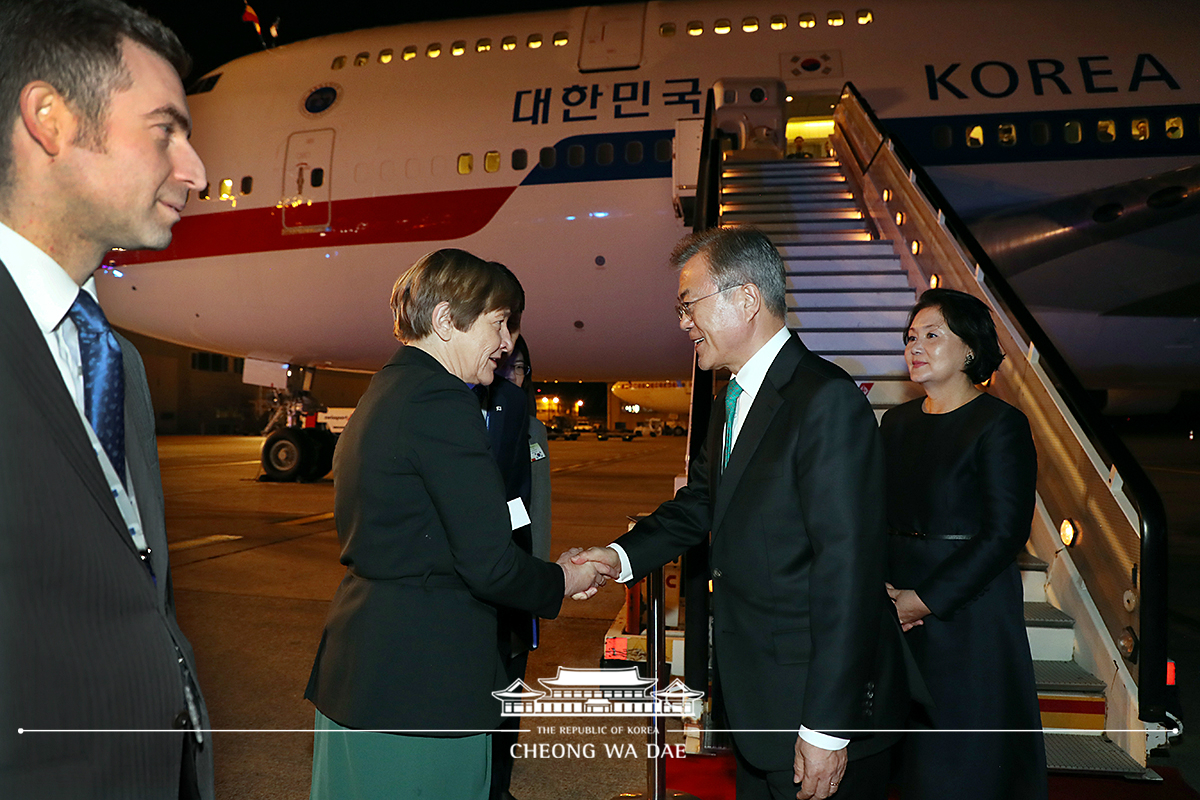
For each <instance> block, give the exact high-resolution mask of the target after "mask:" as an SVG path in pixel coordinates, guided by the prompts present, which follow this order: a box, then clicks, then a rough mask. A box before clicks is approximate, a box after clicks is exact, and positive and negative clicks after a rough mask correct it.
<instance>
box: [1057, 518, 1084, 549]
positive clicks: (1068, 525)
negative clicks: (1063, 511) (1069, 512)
mask: <svg viewBox="0 0 1200 800" xmlns="http://www.w3.org/2000/svg"><path fill="white" fill-rule="evenodd" d="M1080 532H1081V531H1080V528H1079V523H1078V522H1076V521H1075V520H1073V519H1071V518H1070V517H1068V518H1067V519H1064V520H1063V521H1062V524H1061V525H1059V526H1058V538H1059V539H1062V543H1063V544H1064V545H1066V546H1067V547H1072V546H1074V544H1075V543H1076V542H1077V541H1079V534H1080Z"/></svg>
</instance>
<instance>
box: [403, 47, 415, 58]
mask: <svg viewBox="0 0 1200 800" xmlns="http://www.w3.org/2000/svg"><path fill="white" fill-rule="evenodd" d="M416 57H417V48H416V47H414V46H413V45H409V46H408V47H406V48H404V55H403V56H402V58H403V59H404V60H405V61H412V60H413V59H414V58H416Z"/></svg>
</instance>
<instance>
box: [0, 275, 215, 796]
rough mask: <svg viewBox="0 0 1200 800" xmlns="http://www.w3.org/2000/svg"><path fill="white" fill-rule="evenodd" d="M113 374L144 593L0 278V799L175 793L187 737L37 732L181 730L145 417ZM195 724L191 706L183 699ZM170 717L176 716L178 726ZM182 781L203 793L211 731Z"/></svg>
mask: <svg viewBox="0 0 1200 800" xmlns="http://www.w3.org/2000/svg"><path fill="white" fill-rule="evenodd" d="M117 338H118V341H119V342H120V344H121V351H122V355H123V358H124V365H125V452H126V460H127V462H128V464H129V472H130V475H131V479H132V481H133V486H134V493H135V495H136V497H137V502H138V509H139V511H140V514H141V518H142V527H143V530H144V533H145V536H146V541H147V544H148V545H149V547H150V549H151V559H150V560H151V563H152V565H153V569H154V574H155V575H157V582H154V581H152V580H151V578H150V574H149V572H147V570H146V568H145V566H143V564H142V562H141V560H140V559H139V558H138V553H137V550H136V548H135V547H134V544H133V540H132V538H131V537H130V535H129V532H128V530H127V528H126V526H125V523H124V521H123V519H122V517H121V513H120V511H119V510H118V508H117V505H116V503H115V502H114V501H113V498H112V493H111V491H110V490H109V487H108V483H107V481H106V480H105V478H104V472H103V470H102V469H101V467H100V464H99V462H98V461H97V457H96V454H95V452H94V451H93V450H92V447H91V444H90V443H89V440H88V436H87V430H86V428H85V427H84V423H83V421H82V420H81V419H80V416H79V412H78V411H77V410H76V408H75V405H74V403H73V402H72V400H71V396H70V394H69V393H68V391H67V388H66V387H65V386H64V385H63V381H62V377H61V373H60V372H59V369H58V366H57V364H56V363H55V361H54V358H53V356H52V355H51V354H50V351H49V349H48V348H47V347H46V341H45V338H44V336H43V335H42V332H41V330H40V329H39V328H38V326H37V323H36V322H35V321H34V318H33V316H32V314H30V312H29V308H28V306H27V305H26V304H25V301H24V299H23V298H22V297H21V294H20V292H19V291H18V289H17V287H16V284H15V283H13V280H12V277H11V276H10V275H9V273H8V270H7V269H5V268H4V267H3V266H0V408H3V409H4V413H5V416H6V418H7V419H8V420H9V422H10V424H8V425H6V426H5V435H4V440H3V442H2V443H0V796H2V797H55V798H75V797H80V798H82V797H86V798H130V797H139V798H171V800H175V798H177V797H178V796H179V787H180V771H181V766H182V762H181V757H182V754H183V749H184V748H183V742H184V737H185V736H191V734H185V733H183V732H182V731H181V732H179V733H177V734H169V733H145V734H134V733H128V734H120V735H115V734H104V733H94V734H89V733H75V734H43V733H33V734H25V735H22V736H18V735H17V733H16V730H17V728H18V727H24V728H42V729H64V728H72V729H114V728H116V729H152V730H161V729H167V730H170V729H172V728H178V727H180V726H179V724H178V722H177V720H180V721H185V720H186V719H187V714H186V700H185V697H184V684H183V681H184V678H183V676H182V673H181V671H180V668H179V659H183V661H184V663H185V664H186V665H187V667H188V669H189V671H190V672H191V674H192V675H193V676H194V675H195V670H196V667H195V661H194V658H193V655H192V648H191V645H190V644H188V641H187V639H186V638H185V637H184V635H183V633H182V632H181V631H180V629H179V625H178V624H177V622H176V620H175V606H174V599H173V596H172V591H171V572H170V568H169V564H168V560H167V536H166V525H165V521H164V517H163V494H162V482H161V479H160V477H159V471H158V451H157V445H156V442H155V438H154V413H153V410H152V407H151V405H150V393H149V389H148V387H147V384H146V375H145V371H144V369H143V367H142V360H141V357H140V356H139V355H138V352H137V350H136V349H134V347H133V345H131V344H130V343H129V342H128V341H126V340H125V339H124V338H122V337H120V336H118V337H117ZM194 691H195V692H196V695H197V700H198V702H199V704H200V709H201V717H202V719H201V722H202V725H203V726H204V727H206V728H207V727H209V723H208V717H207V713H206V712H205V711H204V702H203V698H201V697H200V696H199V692H198V690H196V689H194ZM181 715H182V717H181ZM205 736H206V738H205V743H204V746H203V748H201V749H200V750H199V752H198V754H196V753H192V755H191V758H192V759H193V760H194V762H195V763H194V765H189V766H188V769H187V771H188V772H189V773H191V772H194V773H196V774H197V776H198V784H199V787H198V788H199V790H200V793H201V796H203V797H206V798H211V797H212V796H213V774H212V744H211V739H210V738H208V737H210V734H205Z"/></svg>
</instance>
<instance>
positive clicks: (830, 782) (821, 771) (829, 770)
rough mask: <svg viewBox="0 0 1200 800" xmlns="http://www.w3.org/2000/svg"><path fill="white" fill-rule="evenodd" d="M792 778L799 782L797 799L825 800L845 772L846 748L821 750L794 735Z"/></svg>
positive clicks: (835, 788) (836, 786)
mask: <svg viewBox="0 0 1200 800" xmlns="http://www.w3.org/2000/svg"><path fill="white" fill-rule="evenodd" d="M793 769H794V770H795V775H794V780H795V781H796V783H798V784H800V791H799V792H797V793H796V798H797V800H809V798H815V799H816V800H825V798H826V797H829V796H831V795H832V794H833V793H834V792H836V791H837V789H838V784H839V783H841V781H842V776H843V775H845V774H846V749H845V748H842V749H841V750H823V749H821V748H820V747H817V746H816V745H815V744H809V743H808V742H806V741H804V739H802V738H801V737H799V736H797V737H796V761H795V764H794V766H793Z"/></svg>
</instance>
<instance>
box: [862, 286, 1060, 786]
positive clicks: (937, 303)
mask: <svg viewBox="0 0 1200 800" xmlns="http://www.w3.org/2000/svg"><path fill="white" fill-rule="evenodd" d="M904 341H905V349H904V355H905V360H906V361H907V362H908V370H909V376H910V377H911V378H912V380H913V381H914V382H916V383H918V384H920V385H921V388H923V389H924V390H925V394H926V397H924V398H921V399H918V400H912V401H910V402H908V403H905V404H903V405H900V406H897V407H896V408H893V409H891V410H890V411H888V412H887V413H886V414H885V415H884V417H883V421H882V423H881V428H880V430H881V433H882V435H883V445H884V456H885V459H886V461H885V464H886V470H887V517H888V526H889V528H890V533H891V534H892V535H891V536H890V537H889V547H888V581H889V584H890V585H889V586H888V592H889V594H890V595H891V596H892V599H893V600H894V601H895V603H896V610H897V613H898V615H899V618H900V623H901V625H902V626H903V627H904V629H905V630H906V631H908V634H907V637H908V643H909V645H910V647H911V648H912V652H913V655H914V657H915V658H916V660H917V664H918V666H919V667H920V670H921V675H922V677H923V678H924V679H925V683H926V685H927V686H928V687H929V691H930V694H931V695H932V696H933V701H934V706H933V707H932V709H929V710H928V714H929V719H918V720H916V721H915V724H914V726H913V727H914V728H916V729H917V730H915V732H913V733H910V734H908V736H907V737H906V740H905V749H904V770H903V781H902V792H901V796H902V797H903V798H904V800H920V799H928V800H933V799H934V798H945V797H970V798H972V800H1016V799H1017V798H1020V800H1039V798H1042V799H1043V800H1044V798H1045V797H1046V792H1047V788H1046V756H1045V751H1044V745H1043V741H1042V734H1041V717H1040V714H1039V712H1038V699H1037V688H1036V686H1035V684H1034V677H1033V662H1032V660H1031V659H1030V653H1029V641H1028V639H1027V638H1026V634H1025V616H1024V608H1023V598H1022V589H1021V576H1020V573H1019V571H1018V569H1017V564H1016V557H1017V554H1018V553H1020V552H1021V550H1022V549H1023V548H1024V547H1025V542H1026V540H1027V539H1028V538H1029V526H1030V522H1031V521H1032V518H1033V507H1034V490H1035V483H1036V478H1037V453H1036V452H1035V451H1034V447H1033V438H1032V436H1031V435H1030V431H1029V422H1028V420H1026V418H1025V415H1024V414H1022V413H1021V412H1020V411H1018V410H1017V409H1015V408H1013V407H1012V406H1010V405H1008V404H1007V403H1005V402H1004V401H1002V400H999V399H997V398H996V397H993V396H991V395H989V394H987V393H985V392H984V391H983V390H982V389H980V388H979V386H978V384H981V383H982V382H983V381H985V380H987V378H988V377H989V376H991V374H992V372H994V371H995V369H996V368H997V367H999V366H1000V361H1001V359H1003V357H1004V356H1003V354H1002V353H1001V351H1000V345H999V343H998V342H997V340H996V329H995V325H994V324H993V322H992V318H991V313H990V311H989V310H988V307H987V306H986V305H985V304H984V303H983V302H982V301H980V300H978V299H977V298H975V297H972V296H971V295H968V294H964V293H962V292H956V291H952V290H948V289H930V290H929V291H927V292H925V293H924V294H922V295H921V299H920V301H919V302H918V303H917V304H916V306H914V307H913V309H912V312H911V314H910V315H909V324H908V327H907V331H906V333H905V337H904ZM930 729H932V730H934V731H936V730H945V731H948V732H947V733H934V732H931V731H930ZM963 731H992V732H990V733H983V732H979V733H964V732H963ZM997 731H1012V732H1007V733H1002V732H997Z"/></svg>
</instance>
